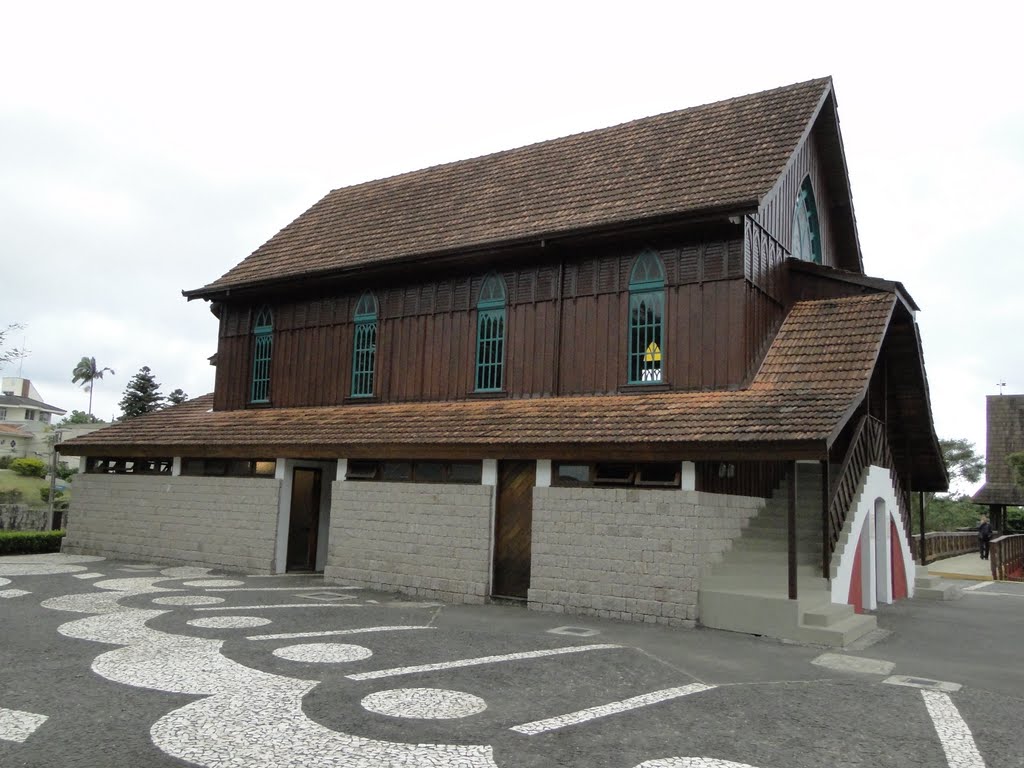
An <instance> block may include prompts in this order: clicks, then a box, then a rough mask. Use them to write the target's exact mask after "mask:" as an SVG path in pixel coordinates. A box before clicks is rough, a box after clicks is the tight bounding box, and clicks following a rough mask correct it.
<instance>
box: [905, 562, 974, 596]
mask: <svg viewBox="0 0 1024 768" xmlns="http://www.w3.org/2000/svg"><path fill="white" fill-rule="evenodd" d="M963 595H964V593H963V590H962V589H960V587H958V586H956V585H955V584H950V583H949V582H948V581H945V580H944V579H943V578H942V577H941V576H932V575H931V573H929V572H928V566H926V565H918V566H917V570H916V571H915V572H914V597H916V598H917V597H919V598H921V599H922V600H959V599H960V598H961V597H963Z"/></svg>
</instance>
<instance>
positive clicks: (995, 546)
mask: <svg viewBox="0 0 1024 768" xmlns="http://www.w3.org/2000/svg"><path fill="white" fill-rule="evenodd" d="M976 536H977V535H975V544H977V537H976ZM988 559H989V563H990V564H991V566H992V578H993V579H994V580H997V581H1024V535H1022V534H1012V535H1009V536H997V537H996V538H994V539H992V541H991V542H989V550H988Z"/></svg>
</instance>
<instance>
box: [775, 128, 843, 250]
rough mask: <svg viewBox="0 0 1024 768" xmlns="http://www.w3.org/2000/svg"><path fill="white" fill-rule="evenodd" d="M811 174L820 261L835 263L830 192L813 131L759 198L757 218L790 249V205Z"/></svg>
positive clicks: (791, 237)
mask: <svg viewBox="0 0 1024 768" xmlns="http://www.w3.org/2000/svg"><path fill="white" fill-rule="evenodd" d="M807 176H810V177H811V186H812V188H813V189H814V202H815V205H816V206H817V209H818V228H819V229H820V230H821V240H822V252H821V258H822V263H823V264H825V265H826V266H835V265H836V264H837V263H838V259H837V258H836V250H835V249H836V241H835V237H834V233H833V230H832V217H831V215H830V210H831V207H832V193H831V190H829V188H828V185H827V183H826V174H825V171H824V169H823V167H822V164H821V160H820V154H819V150H818V146H817V141H816V139H815V134H814V131H811V134H810V135H809V136H808V137H807V141H805V142H804V143H803V144H802V145H801V146H800V148H799V149H798V150H797V152H796V155H795V157H794V159H793V163H792V165H790V167H789V170H788V171H787V172H786V173H785V174H784V175H783V177H782V179H781V180H780V182H779V184H778V185H777V186H776V187H775V189H774V190H773V192H772V193H771V194H770V195H769V196H768V197H767V198H766V199H765V200H764V202H762V204H761V207H760V209H759V210H758V214H757V219H758V221H759V222H760V224H761V225H762V226H763V227H764V228H765V229H766V230H768V232H769V233H771V235H772V236H773V237H775V239H776V240H778V241H779V242H780V243H782V245H783V246H784V247H785V248H786V250H787V251H789V250H791V244H792V242H793V206H794V205H795V204H796V196H797V193H798V192H799V191H800V185H801V184H803V181H804V179H805V178H806V177H807Z"/></svg>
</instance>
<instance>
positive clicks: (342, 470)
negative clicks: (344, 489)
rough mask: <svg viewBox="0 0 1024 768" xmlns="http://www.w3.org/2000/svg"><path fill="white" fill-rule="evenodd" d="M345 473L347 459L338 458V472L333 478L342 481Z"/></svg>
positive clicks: (346, 472) (346, 471)
mask: <svg viewBox="0 0 1024 768" xmlns="http://www.w3.org/2000/svg"><path fill="white" fill-rule="evenodd" d="M346 474H348V459H338V472H337V474H336V475H335V476H334V479H335V480H337V481H338V482H339V483H340V482H343V481H344V480H345V475H346Z"/></svg>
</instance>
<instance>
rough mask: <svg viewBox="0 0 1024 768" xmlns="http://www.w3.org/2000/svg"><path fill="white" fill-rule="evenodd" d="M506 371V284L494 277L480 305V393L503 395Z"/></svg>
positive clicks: (482, 293)
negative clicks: (502, 389) (500, 393)
mask: <svg viewBox="0 0 1024 768" xmlns="http://www.w3.org/2000/svg"><path fill="white" fill-rule="evenodd" d="M504 368H505V281H504V280H502V279H501V277H500V276H498V275H495V274H491V275H488V276H487V278H486V279H485V280H484V282H483V285H481V286H480V299H479V300H478V301H477V304H476V391H477V392H499V391H501V388H502V385H503V377H504Z"/></svg>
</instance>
